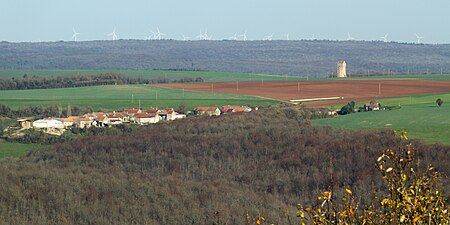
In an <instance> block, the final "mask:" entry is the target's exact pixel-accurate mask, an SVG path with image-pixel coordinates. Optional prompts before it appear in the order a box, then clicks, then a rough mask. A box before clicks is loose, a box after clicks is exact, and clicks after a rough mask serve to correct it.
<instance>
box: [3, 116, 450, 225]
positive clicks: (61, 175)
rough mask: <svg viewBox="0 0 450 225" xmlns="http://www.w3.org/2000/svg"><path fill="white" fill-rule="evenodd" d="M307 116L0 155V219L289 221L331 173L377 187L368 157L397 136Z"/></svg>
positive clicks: (185, 127) (162, 127)
mask: <svg viewBox="0 0 450 225" xmlns="http://www.w3.org/2000/svg"><path fill="white" fill-rule="evenodd" d="M316 116H320V115H319V113H317V112H314V111H309V112H308V111H302V110H296V109H288V110H277V109H272V110H260V111H257V112H252V113H248V114H233V115H225V116H220V117H211V118H209V117H198V118H193V119H189V120H181V121H174V122H172V123H161V124H155V125H153V126H149V127H146V128H142V129H138V130H135V131H132V132H131V133H122V134H119V135H102V136H90V137H86V138H82V139H78V140H75V141H70V142H64V143H61V144H56V145H53V146H51V147H49V149H47V150H41V151H38V152H34V153H31V154H29V155H28V156H26V157H24V158H22V159H20V160H8V159H4V160H2V161H1V163H0V182H1V184H2V185H0V223H2V224H3V223H4V224H217V221H219V222H220V223H221V224H224V222H226V223H227V224H244V221H245V212H246V210H248V211H249V213H250V214H251V215H258V213H260V214H261V215H264V216H265V217H266V222H267V223H269V224H270V223H276V224H288V222H287V214H288V215H291V216H294V217H295V205H296V204H297V203H300V202H301V203H303V204H305V205H308V204H310V205H315V204H318V203H317V200H316V197H314V196H317V195H318V194H319V193H320V191H322V190H325V189H326V188H327V187H328V186H329V185H330V183H331V182H332V183H333V184H334V185H336V186H337V187H343V186H344V185H345V186H349V187H350V188H351V189H352V190H353V191H354V192H355V195H358V196H364V198H363V199H362V204H367V203H368V202H370V201H371V200H373V199H372V198H371V196H369V195H367V193H368V192H369V190H372V189H373V188H380V187H382V186H383V185H384V184H383V183H382V182H379V180H381V177H380V176H381V175H379V174H378V173H377V172H376V170H375V161H376V158H377V157H378V156H379V154H380V152H381V150H384V149H386V148H389V147H395V146H397V145H398V144H399V143H400V142H401V140H400V138H399V137H398V136H396V135H395V134H394V133H393V132H392V131H381V132H374V131H350V130H339V129H334V128H330V127H316V126H311V125H310V122H309V119H310V118H313V117H316ZM414 146H415V147H416V149H417V151H416V153H417V156H418V157H419V159H420V162H421V165H424V166H427V165H428V164H429V163H433V164H434V165H435V166H436V168H438V169H439V170H440V171H441V172H443V173H445V174H449V172H450V165H449V164H448V161H449V160H450V147H448V146H442V145H424V144H421V143H414ZM331 165H332V166H331ZM331 170H332V171H333V176H332V177H333V178H331V179H330V175H329V174H330V171H331ZM449 189H450V184H449V183H448V180H447V183H445V186H444V190H446V191H447V193H448V191H449ZM286 213H287V214H286Z"/></svg>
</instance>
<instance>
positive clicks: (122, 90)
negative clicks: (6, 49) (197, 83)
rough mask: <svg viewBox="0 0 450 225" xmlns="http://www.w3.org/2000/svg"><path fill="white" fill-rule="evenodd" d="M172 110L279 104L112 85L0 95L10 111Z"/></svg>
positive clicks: (206, 93)
mask: <svg viewBox="0 0 450 225" xmlns="http://www.w3.org/2000/svg"><path fill="white" fill-rule="evenodd" d="M139 101H140V104H141V107H144V108H150V107H162V108H163V107H172V108H177V107H178V106H179V105H180V104H184V105H185V106H186V107H187V108H193V107H197V106H222V105H256V106H265V105H271V104H276V103H277V102H278V101H277V100H273V99H266V98H259V97H254V96H244V95H238V94H222V93H211V92H194V91H188V90H186V91H183V90H177V89H169V88H163V87H157V86H151V85H111V86H93V87H80V88H61V89H35V90H14V91H0V104H6V105H8V106H10V107H11V108H19V107H20V106H26V105H62V106H67V105H68V104H71V105H80V106H91V107H93V109H94V110H118V109H121V108H124V107H138V106H139Z"/></svg>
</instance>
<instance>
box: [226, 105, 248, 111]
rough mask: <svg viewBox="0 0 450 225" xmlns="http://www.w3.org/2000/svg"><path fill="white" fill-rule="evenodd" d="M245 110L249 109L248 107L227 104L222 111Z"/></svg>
mask: <svg viewBox="0 0 450 225" xmlns="http://www.w3.org/2000/svg"><path fill="white" fill-rule="evenodd" d="M245 111H247V109H246V108H244V107H241V106H232V105H227V106H224V107H222V112H245Z"/></svg>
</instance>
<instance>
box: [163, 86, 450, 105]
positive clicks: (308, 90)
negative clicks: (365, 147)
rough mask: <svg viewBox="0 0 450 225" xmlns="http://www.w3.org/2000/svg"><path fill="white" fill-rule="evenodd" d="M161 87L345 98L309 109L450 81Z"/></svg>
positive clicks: (420, 90)
mask: <svg viewBox="0 0 450 225" xmlns="http://www.w3.org/2000/svg"><path fill="white" fill-rule="evenodd" d="M159 86H161V87H169V88H176V89H183V88H184V89H185V90H191V91H201V92H218V93H229V94H243V95H253V96H259V97H265V98H272V99H279V100H285V101H287V100H294V99H309V98H326V97H344V99H343V100H333V101H315V102H308V103H305V104H306V105H308V106H325V105H331V104H341V103H347V102H349V101H352V100H353V101H369V100H373V99H380V98H383V97H392V96H408V95H416V94H431V93H443V92H450V81H448V80H366V81H361V80H343V81H314V82H264V83H262V82H239V83H238V82H223V83H196V84H164V85H159Z"/></svg>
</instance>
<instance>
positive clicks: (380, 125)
mask: <svg viewBox="0 0 450 225" xmlns="http://www.w3.org/2000/svg"><path fill="white" fill-rule="evenodd" d="M437 98H441V99H443V100H444V104H443V105H442V107H440V108H439V107H437V106H436V104H435V101H436V99H437ZM446 101H448V102H446ZM380 103H381V104H382V105H385V106H394V105H400V106H401V109H398V110H392V111H375V112H363V113H355V114H351V115H346V116H338V117H336V118H328V119H318V120H314V121H313V124H316V125H330V126H334V127H342V128H351V129H384V128H387V129H394V130H404V129H406V130H407V131H408V132H409V136H410V137H412V138H418V139H422V140H424V141H425V142H427V143H443V144H450V93H444V94H433V95H416V96H409V97H401V98H394V99H390V100H383V101H380ZM362 104H364V103H359V104H358V103H357V106H362ZM336 108H338V107H336Z"/></svg>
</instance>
